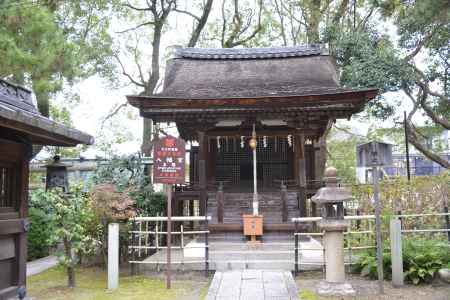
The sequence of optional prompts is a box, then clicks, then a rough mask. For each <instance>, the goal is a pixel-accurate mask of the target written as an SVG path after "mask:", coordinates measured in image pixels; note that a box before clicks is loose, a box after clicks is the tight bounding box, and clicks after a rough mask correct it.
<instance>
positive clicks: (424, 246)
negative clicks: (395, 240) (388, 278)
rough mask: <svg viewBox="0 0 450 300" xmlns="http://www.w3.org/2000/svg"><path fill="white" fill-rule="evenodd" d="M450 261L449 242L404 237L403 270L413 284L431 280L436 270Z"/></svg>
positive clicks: (406, 277)
mask: <svg viewBox="0 0 450 300" xmlns="http://www.w3.org/2000/svg"><path fill="white" fill-rule="evenodd" d="M449 262H450V248H449V245H448V243H446V242H443V241H436V240H429V239H404V242H403V271H404V276H405V279H406V280H407V281H410V282H412V283H413V284H419V283H420V282H427V283H429V282H431V281H432V280H433V278H434V276H435V274H436V272H437V271H438V270H439V269H440V268H443V267H444V266H445V265H446V264H448V263H449Z"/></svg>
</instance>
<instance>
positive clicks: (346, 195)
mask: <svg viewBox="0 0 450 300" xmlns="http://www.w3.org/2000/svg"><path fill="white" fill-rule="evenodd" d="M324 181H325V187H322V188H320V189H319V190H318V191H317V193H316V194H315V195H314V196H313V197H312V198H311V199H312V201H313V202H314V203H316V204H318V205H322V204H333V203H340V202H345V201H350V200H352V193H351V192H350V191H349V190H348V189H346V188H343V187H340V186H339V185H338V178H337V171H336V168H334V167H328V168H327V169H326V170H325V174H324Z"/></svg>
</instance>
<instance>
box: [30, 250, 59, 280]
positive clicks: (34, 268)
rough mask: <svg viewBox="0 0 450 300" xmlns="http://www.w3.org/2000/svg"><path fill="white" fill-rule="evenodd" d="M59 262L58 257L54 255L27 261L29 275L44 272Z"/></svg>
mask: <svg viewBox="0 0 450 300" xmlns="http://www.w3.org/2000/svg"><path fill="white" fill-rule="evenodd" d="M57 264H58V258H57V257H56V256H54V255H50V256H47V257H44V258H40V259H37V260H33V261H30V262H27V277H28V276H32V275H36V274H39V273H41V272H44V271H45V270H48V269H50V268H53V267H54V266H56V265H57Z"/></svg>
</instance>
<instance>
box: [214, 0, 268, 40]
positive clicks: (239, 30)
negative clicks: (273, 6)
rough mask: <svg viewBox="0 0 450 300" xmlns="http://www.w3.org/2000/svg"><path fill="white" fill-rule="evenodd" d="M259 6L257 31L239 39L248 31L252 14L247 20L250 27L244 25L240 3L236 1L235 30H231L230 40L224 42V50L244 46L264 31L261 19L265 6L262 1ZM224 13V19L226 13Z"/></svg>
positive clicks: (260, 0)
mask: <svg viewBox="0 0 450 300" xmlns="http://www.w3.org/2000/svg"><path fill="white" fill-rule="evenodd" d="M258 6H259V12H258V21H257V22H258V23H257V25H256V27H255V29H254V30H253V31H252V32H251V33H250V34H249V35H248V36H247V37H245V38H242V39H239V38H240V36H241V35H242V34H243V33H244V31H246V30H247V29H248V28H249V26H250V24H251V19H252V14H251V13H250V16H249V18H247V22H249V23H250V24H248V25H244V24H243V22H242V15H241V13H240V11H239V1H238V0H234V15H233V22H232V23H233V29H232V30H231V33H230V35H229V36H228V38H227V39H226V41H224V43H223V44H222V46H223V47H224V48H233V47H236V46H240V45H243V44H245V43H247V42H248V41H250V40H251V39H253V38H254V37H255V36H256V35H257V34H258V32H260V31H261V30H262V25H261V17H262V10H263V4H262V0H259V1H258ZM222 13H223V17H224V12H222ZM224 23H225V17H224ZM222 34H223V35H224V33H223V32H222Z"/></svg>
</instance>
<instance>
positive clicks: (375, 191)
mask: <svg viewBox="0 0 450 300" xmlns="http://www.w3.org/2000/svg"><path fill="white" fill-rule="evenodd" d="M375 163H376V161H375ZM372 177H373V199H374V202H375V233H376V241H377V273H378V291H379V292H380V294H384V286H383V281H384V274H383V245H382V238H381V203H380V198H379V194H380V187H379V182H378V167H377V166H373V167H372Z"/></svg>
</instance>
